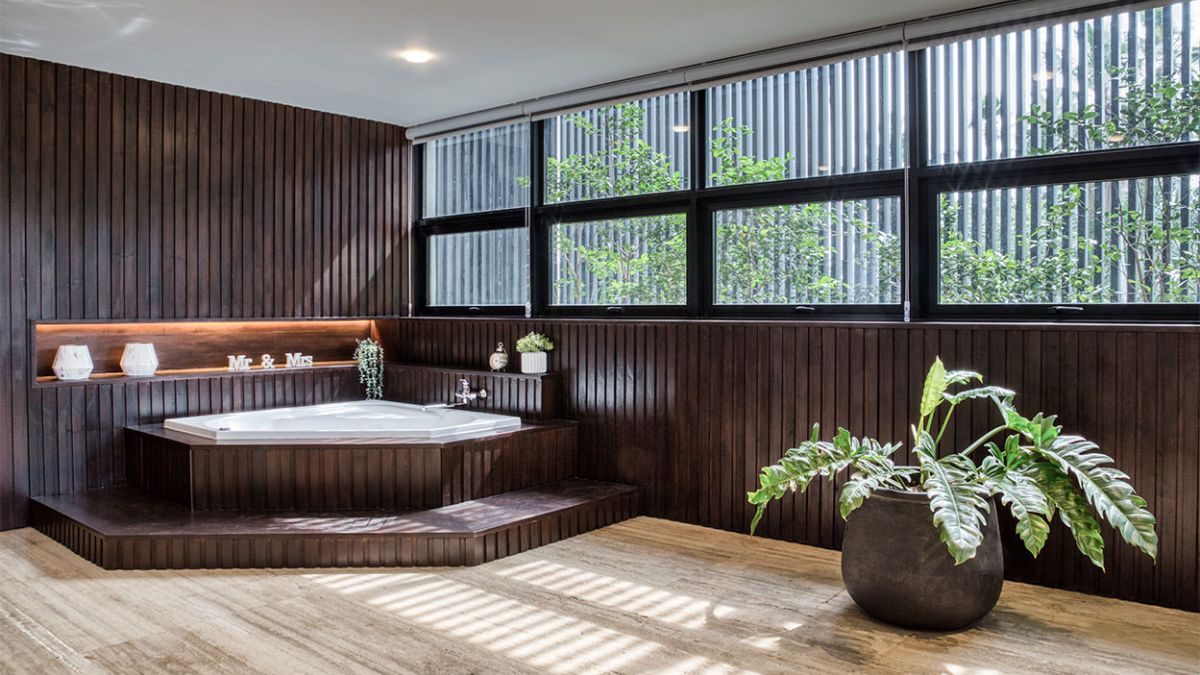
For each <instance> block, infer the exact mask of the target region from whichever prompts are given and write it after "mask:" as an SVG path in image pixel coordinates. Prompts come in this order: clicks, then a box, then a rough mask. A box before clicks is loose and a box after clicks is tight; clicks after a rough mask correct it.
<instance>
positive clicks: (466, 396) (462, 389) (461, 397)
mask: <svg viewBox="0 0 1200 675" xmlns="http://www.w3.org/2000/svg"><path fill="white" fill-rule="evenodd" d="M487 395H488V394H487V389H478V390H473V389H471V383H470V382H468V381H467V380H465V379H463V380H459V381H458V391H456V392H454V398H455V399H457V400H458V405H466V404H468V403H470V402H471V401H474V400H477V399H478V400H480V401H482V400H484V399H486V398H487Z"/></svg>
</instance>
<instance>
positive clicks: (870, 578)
mask: <svg viewBox="0 0 1200 675" xmlns="http://www.w3.org/2000/svg"><path fill="white" fill-rule="evenodd" d="M842 579H843V581H844V583H845V584H846V590H847V591H848V592H849V593H850V597H851V598H853V599H854V602H856V603H858V606H859V607H862V608H863V610H865V611H866V612H867V613H868V614H870V615H871V616H873V617H875V618H877V619H879V620H881V621H886V622H887V623H890V624H895V625H897V626H904V627H906V628H919V629H923V630H955V629H958V628H964V627H966V626H969V625H971V624H973V623H975V622H976V621H978V620H980V619H982V618H983V617H984V616H986V615H987V613H988V612H990V611H991V610H992V607H995V606H996V600H997V599H999V597H1000V588H1001V586H1003V585H1004V554H1003V552H1002V550H1001V547H1000V532H999V528H998V527H997V525H996V509H995V508H993V509H991V511H990V512H989V513H988V518H987V526H986V527H985V528H984V533H983V545H982V546H980V547H979V549H978V551H977V552H976V553H975V557H974V558H972V559H971V560H969V561H967V562H965V563H963V564H962V565H957V566H956V565H955V564H954V558H953V557H951V556H950V552H949V551H947V550H946V545H945V544H943V543H942V542H941V541H940V540H939V539H938V531H937V529H936V528H935V527H934V526H933V513H932V512H931V511H930V510H929V499H928V498H927V497H926V495H925V493H923V492H899V491H896V490H880V491H877V492H875V493H873V494H872V495H871V497H870V498H869V499H867V500H866V501H864V502H863V504H862V506H860V507H859V508H858V509H857V510H855V511H854V513H852V514H850V518H849V519H848V520H847V521H846V534H845V537H844V539H843V542H842Z"/></svg>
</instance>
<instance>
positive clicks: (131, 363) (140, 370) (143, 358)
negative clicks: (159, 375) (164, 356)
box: [121, 342, 158, 377]
mask: <svg viewBox="0 0 1200 675" xmlns="http://www.w3.org/2000/svg"><path fill="white" fill-rule="evenodd" d="M157 370H158V355H157V354H155V353H154V345H152V344H150V343H149V342H130V343H129V344H127V345H125V351H124V352H123V353H122V354H121V371H122V372H124V373H125V375H126V377H150V376H151V375H153V374H154V373H155V372H156V371H157Z"/></svg>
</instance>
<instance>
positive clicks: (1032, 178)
mask: <svg viewBox="0 0 1200 675" xmlns="http://www.w3.org/2000/svg"><path fill="white" fill-rule="evenodd" d="M1116 11H1119V9H1117V8H1114V12H1116ZM929 54H930V51H929V50H928V49H917V50H911V51H909V52H908V53H907V55H906V67H907V73H906V79H905V87H906V89H905V92H904V95H905V106H906V109H905V110H906V119H905V126H904V128H903V130H904V133H905V141H906V146H907V147H906V153H907V161H906V166H905V167H903V168H899V169H889V170H884V171H875V172H865V173H850V174H839V175H827V176H815V177H810V178H795V179H788V180H781V181H775V182H766V183H753V184H744V185H722V186H714V187H709V186H707V171H708V166H707V157H708V155H707V153H708V144H709V133H708V129H709V127H708V124H709V120H708V118H707V117H708V115H707V105H706V95H707V90H705V89H698V90H695V91H692V92H691V93H690V101H689V110H690V114H689V128H690V133H691V137H690V142H689V145H688V147H689V151H690V158H689V161H690V165H689V179H688V187H687V189H685V190H679V191H672V192H663V193H655V194H647V195H637V196H629V197H613V198H604V199H595V200H583V201H571V202H557V203H553V204H546V203H545V199H544V189H545V175H544V171H545V148H544V145H545V136H544V133H545V123H544V121H541V120H534V121H531V122H529V124H530V125H531V128H530V139H531V140H530V142H531V152H530V167H529V177H530V202H529V206H528V207H524V208H521V209H510V210H507V211H501V212H490V213H482V214H468V215H458V216H448V217H440V218H429V219H425V218H421V217H420V215H421V211H420V208H421V196H422V195H423V191H424V190H423V189H424V185H423V184H421V183H422V182H423V180H424V171H423V157H424V152H425V146H424V145H420V146H418V147H417V148H415V152H414V161H413V167H414V168H413V175H414V180H413V185H414V190H413V193H414V205H415V208H416V211H415V212H414V213H415V214H416V216H417V218H416V219H415V220H414V228H413V230H414V232H413V234H414V240H415V247H416V248H415V256H414V269H413V275H414V277H413V288H414V296H415V298H414V299H415V302H414V310H415V311H414V313H415V314H417V315H427V316H533V317H587V318H603V317H609V318H618V317H630V318H633V317H660V318H680V319H703V318H720V319H773V320H779V319H794V320H843V319H846V320H884V321H900V320H903V321H909V320H948V321H988V320H999V321H1032V322H1072V321H1074V322H1096V321H1105V322H1156V321H1176V322H1178V321H1184V322H1192V321H1200V303H1174V304H1171V303H1157V304H1148V303H1110V304H1087V305H1074V304H1071V303H1062V304H1056V305H1055V304H1006V305H995V304H941V303H939V302H938V297H937V293H938V281H939V274H940V261H939V258H938V254H939V251H938V241H939V232H938V225H939V224H938V217H937V215H938V214H937V209H936V208H934V205H935V203H936V200H937V197H938V195H939V194H940V193H943V192H950V191H956V190H981V189H990V188H1004V187H1020V186H1032V185H1049V184H1061V183H1070V182H1086V181H1098V180H1122V179H1135V178H1156V177H1161V176H1171V175H1178V174H1188V173H1200V141H1189V142H1182V143H1172V144H1163V145H1151V146H1144V147H1135V148H1121V149H1102V150H1088V151H1081V152H1071V153H1061V154H1052V155H1040V156H1026V157H1019V158H1012V159H997V160H987V161H978V162H969V163H958V164H937V165H931V164H930V163H929V159H930V158H929V148H927V147H926V145H927V144H926V142H925V132H926V128H927V121H928V119H929V115H930V109H929V108H930V100H929V96H928V95H927V94H928V93H929V87H928V85H929V83H928V78H927V70H926V64H927V59H928V57H929ZM846 58H848V59H849V58H854V57H853V55H847V57H846ZM859 197H899V198H900V208H901V231H900V233H901V242H902V246H901V249H902V250H901V263H900V264H901V279H900V283H901V297H900V301H899V302H898V303H895V304H891V303H889V304H884V305H865V304H844V305H842V304H824V305H812V306H803V305H799V306H794V305H790V304H788V305H728V304H721V305H718V304H716V303H715V302H714V299H715V298H714V295H715V291H716V283H715V282H716V280H715V276H714V271H715V270H714V268H715V260H714V255H715V250H714V248H715V242H714V228H713V222H714V221H713V214H714V212H715V211H718V210H723V209H729V208H739V207H748V206H771V205H786V204H798V203H806V202H818V201H838V200H842V199H853V198H859ZM662 213H684V214H685V215H686V223H687V296H686V297H687V302H686V304H684V305H607V306H605V305H552V304H550V300H551V288H550V284H551V283H552V280H551V279H550V278H549V276H550V269H551V259H550V256H551V250H550V231H551V228H552V227H553V225H555V224H556V223H559V222H572V221H581V220H608V219H619V218H624V217H634V216H638V215H652V214H662ZM499 223H505V224H504V225H500V224H499ZM514 224H518V225H523V226H524V227H527V228H528V230H529V246H530V253H529V255H530V258H529V265H530V282H529V294H530V295H529V310H528V311H526V308H525V307H516V306H512V307H508V306H506V307H496V306H491V307H446V306H437V307H430V306H428V305H427V304H426V300H427V288H426V286H427V281H428V279H427V276H426V275H427V271H428V270H427V267H426V265H427V264H428V261H427V257H428V255H427V248H426V247H427V240H428V236H430V235H432V234H439V233H444V232H469V231H477V230H483V229H493V228H496V227H513V226H514Z"/></svg>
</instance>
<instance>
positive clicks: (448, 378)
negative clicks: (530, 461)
mask: <svg viewBox="0 0 1200 675" xmlns="http://www.w3.org/2000/svg"><path fill="white" fill-rule="evenodd" d="M517 367H518V366H516V365H515V364H514V366H513V368H514V369H515V368H517ZM460 379H466V380H467V381H468V382H470V383H471V387H472V388H474V389H485V390H486V391H487V392H488V396H487V398H484V399H476V400H474V401H471V402H470V403H468V404H467V406H466V407H468V408H471V409H473V410H485V411H488V412H496V413H503V414H508V415H517V416H519V417H521V418H522V419H527V420H548V419H554V418H555V417H558V400H559V395H558V375H557V374H556V373H547V374H543V375H526V374H523V373H520V372H502V373H495V372H491V371H486V370H476V369H471V368H467V369H459V368H435V367H429V366H409V365H404V364H399V363H389V364H387V367H386V370H385V373H384V391H385V392H386V396H387V398H388V399H389V400H392V401H402V402H404V403H420V404H429V403H446V402H451V401H454V400H455V398H454V393H455V392H456V391H458V382H459V380H460Z"/></svg>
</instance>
